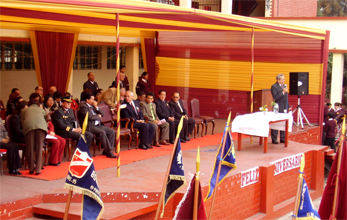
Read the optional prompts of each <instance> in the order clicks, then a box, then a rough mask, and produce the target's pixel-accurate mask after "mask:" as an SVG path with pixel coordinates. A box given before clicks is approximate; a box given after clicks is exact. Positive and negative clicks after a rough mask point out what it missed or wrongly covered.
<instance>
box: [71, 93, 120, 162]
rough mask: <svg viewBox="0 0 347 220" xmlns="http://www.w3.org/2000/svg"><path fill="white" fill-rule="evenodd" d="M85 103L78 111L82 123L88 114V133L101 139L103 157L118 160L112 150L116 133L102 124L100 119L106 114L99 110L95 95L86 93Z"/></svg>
mask: <svg viewBox="0 0 347 220" xmlns="http://www.w3.org/2000/svg"><path fill="white" fill-rule="evenodd" d="M84 98H85V102H83V103H81V104H80V106H79V110H78V117H79V121H80V122H81V123H82V121H84V118H85V117H86V114H87V112H88V125H87V131H89V132H91V133H92V134H95V135H96V136H97V137H99V141H100V143H101V146H102V147H103V148H104V152H103V153H102V155H106V157H109V158H117V157H116V156H115V155H114V154H113V153H112V149H113V148H114V140H115V136H116V133H115V131H114V130H113V129H111V128H108V127H105V126H103V125H102V124H101V120H100V117H102V116H103V115H104V113H103V112H102V111H101V109H99V107H98V105H97V104H96V101H95V100H94V94H92V93H86V94H85V95H84Z"/></svg>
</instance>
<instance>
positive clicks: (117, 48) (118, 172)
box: [116, 13, 120, 177]
mask: <svg viewBox="0 0 347 220" xmlns="http://www.w3.org/2000/svg"><path fill="white" fill-rule="evenodd" d="M116 35H117V42H116V57H117V60H116V69H117V71H118V72H117V134H116V135H117V136H116V147H117V157H118V158H117V177H120V91H119V87H120V86H119V74H120V72H119V67H120V65H119V13H117V14H116Z"/></svg>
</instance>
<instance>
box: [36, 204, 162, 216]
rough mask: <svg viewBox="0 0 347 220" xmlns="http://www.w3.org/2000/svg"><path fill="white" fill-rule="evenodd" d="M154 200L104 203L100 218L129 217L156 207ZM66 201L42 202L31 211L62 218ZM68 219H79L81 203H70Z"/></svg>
mask: <svg viewBox="0 0 347 220" xmlns="http://www.w3.org/2000/svg"><path fill="white" fill-rule="evenodd" d="M157 205H158V203H156V202H146V203H145V202H144V203H138V202H125V203H104V206H105V209H104V213H103V215H102V217H101V219H131V218H135V217H137V216H139V215H143V214H146V213H149V212H152V211H155V210H156V209H157ZM65 206H66V203H42V204H39V205H37V206H34V207H33V213H34V214H39V215H46V216H52V217H55V218H61V219H62V218H63V217H64V213H65ZM68 219H81V203H71V204H70V210H69V216H68Z"/></svg>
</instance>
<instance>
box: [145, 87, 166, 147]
mask: <svg viewBox="0 0 347 220" xmlns="http://www.w3.org/2000/svg"><path fill="white" fill-rule="evenodd" d="M153 100H154V94H153V92H149V93H147V95H146V100H145V101H143V102H140V106H141V110H142V112H143V115H144V116H145V117H148V122H147V123H150V124H153V125H154V127H155V129H154V146H156V147H160V144H163V145H169V143H167V142H166V141H165V140H169V130H170V126H169V123H167V122H164V123H161V124H160V125H158V123H159V122H160V120H159V117H158V115H157V111H156V110H157V109H156V106H155V104H154V103H153ZM158 126H159V127H160V129H161V135H160V142H159V137H158Z"/></svg>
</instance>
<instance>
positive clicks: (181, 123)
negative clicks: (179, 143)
mask: <svg viewBox="0 0 347 220" xmlns="http://www.w3.org/2000/svg"><path fill="white" fill-rule="evenodd" d="M182 126H183V116H182V118H181V120H180V123H179V124H178V127H177V135H176V137H177V138H178V137H179V136H180V133H181V130H182Z"/></svg>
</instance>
